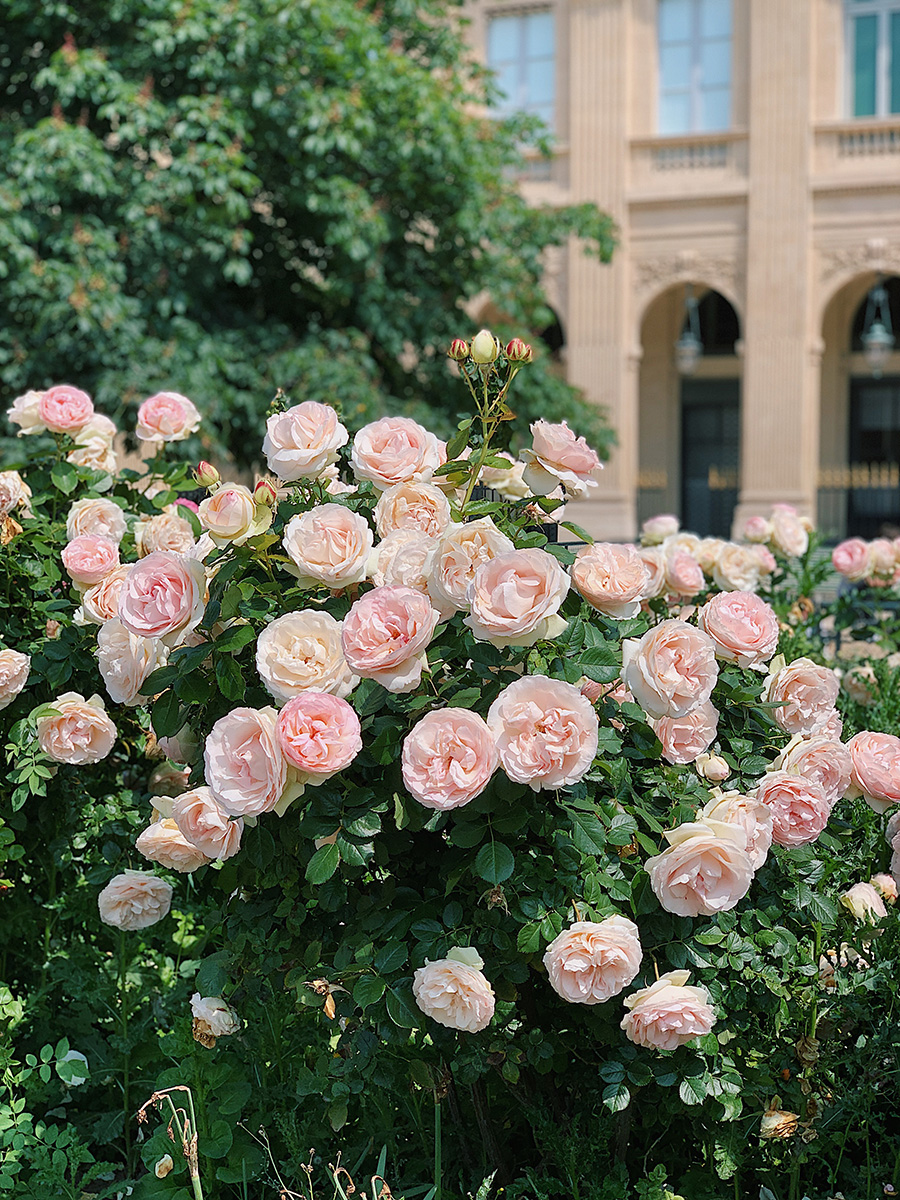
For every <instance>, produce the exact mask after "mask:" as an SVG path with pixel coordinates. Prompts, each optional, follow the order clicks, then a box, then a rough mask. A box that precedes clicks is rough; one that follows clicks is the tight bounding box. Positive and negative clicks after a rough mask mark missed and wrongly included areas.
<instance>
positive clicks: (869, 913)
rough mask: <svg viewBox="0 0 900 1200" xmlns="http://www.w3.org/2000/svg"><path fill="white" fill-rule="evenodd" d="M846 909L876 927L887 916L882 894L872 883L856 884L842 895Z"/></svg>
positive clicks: (865, 922)
mask: <svg viewBox="0 0 900 1200" xmlns="http://www.w3.org/2000/svg"><path fill="white" fill-rule="evenodd" d="M840 900H841V904H843V906H844V908H846V909H849V911H850V912H851V913H852V914H853V916H854V917H856V919H857V921H862V922H863V924H866V925H874V924H875V923H876V922H877V921H878V920H879V919H880V918H881V917H886V916H887V908H886V907H885V904H884V900H883V899H882V898H881V893H880V892H879V891H878V890H877V888H874V887H873V886H872V884H871V883H854V885H853V887H851V888H849V889H848V890H847V891H846V892H843V893H842V895H841V898H840Z"/></svg>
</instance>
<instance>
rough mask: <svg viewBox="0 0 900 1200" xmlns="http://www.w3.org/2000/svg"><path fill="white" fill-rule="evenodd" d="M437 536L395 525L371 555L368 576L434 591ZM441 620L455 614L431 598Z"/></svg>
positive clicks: (385, 584)
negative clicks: (430, 588) (433, 536)
mask: <svg viewBox="0 0 900 1200" xmlns="http://www.w3.org/2000/svg"><path fill="white" fill-rule="evenodd" d="M437 547H438V541H437V538H432V537H429V536H428V534H426V533H419V531H418V530H416V529H395V530H394V532H393V533H389V534H388V535H387V537H386V538H385V539H384V540H383V541H381V542H379V543H378V545H377V546H376V547H375V549H374V550H373V551H372V553H371V554H370V555H369V567H368V570H369V577H370V579H371V580H372V582H373V583H374V584H375V586H376V587H406V588H412V589H413V591H416V592H423V593H428V595H429V596H430V595H431V593H430V591H429V588H428V584H429V581H430V579H431V573H432V570H433V569H434V561H435V558H436V556H437ZM432 607H433V608H434V609H435V610H436V611H437V612H438V614H439V616H440V618H441V620H442V621H445V620H446V619H447V618H448V617H450V616H452V615H453V609H445V608H443V607H442V606H441V605H438V604H436V603H435V602H434V601H433V600H432Z"/></svg>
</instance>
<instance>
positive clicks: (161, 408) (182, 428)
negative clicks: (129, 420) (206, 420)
mask: <svg viewBox="0 0 900 1200" xmlns="http://www.w3.org/2000/svg"><path fill="white" fill-rule="evenodd" d="M199 428H200V412H199V410H198V408H197V406H196V405H195V404H193V403H192V402H191V401H190V400H188V398H187V396H182V395H180V394H179V393H178V392H157V394H156V395H155V396H150V397H149V398H148V399H147V400H145V401H144V402H143V404H142V405H141V406H140V408H139V409H138V419H137V428H136V429H135V431H134V432H135V436H136V437H137V439H138V441H141V442H183V441H184V440H185V438H188V437H190V435H191V434H192V433H196V432H197V430H198V429H199Z"/></svg>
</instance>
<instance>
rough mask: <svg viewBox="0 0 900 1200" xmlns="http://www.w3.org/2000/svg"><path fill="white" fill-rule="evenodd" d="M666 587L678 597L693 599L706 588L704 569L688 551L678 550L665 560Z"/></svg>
mask: <svg viewBox="0 0 900 1200" xmlns="http://www.w3.org/2000/svg"><path fill="white" fill-rule="evenodd" d="M665 573H666V587H667V589H668V590H669V591H670V592H674V593H675V595H676V596H682V597H684V598H685V599H688V600H689V599H691V598H692V597H694V596H696V595H697V593H698V592H702V591H703V589H704V588H705V587H706V578H705V576H704V574H703V568H702V567H701V566H700V564H699V562H697V560H696V558H695V557H694V556H693V554H688V552H687V551H686V550H676V552H675V553H674V554H670V555H668V557H667V558H666V560H665Z"/></svg>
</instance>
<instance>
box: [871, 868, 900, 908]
mask: <svg viewBox="0 0 900 1200" xmlns="http://www.w3.org/2000/svg"><path fill="white" fill-rule="evenodd" d="M869 883H870V884H871V885H872V887H873V888H874V889H875V891H876V892H877V893H878V895H879V896H880V897H881V898H882V900H884V901H885V903H887V904H896V903H897V897H898V895H900V889H898V887H897V881H896V879H894V877H893V875H885V874H884V873H883V872H882V873H880V874H878V875H873V876H872V878H871V879H870V880H869Z"/></svg>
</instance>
